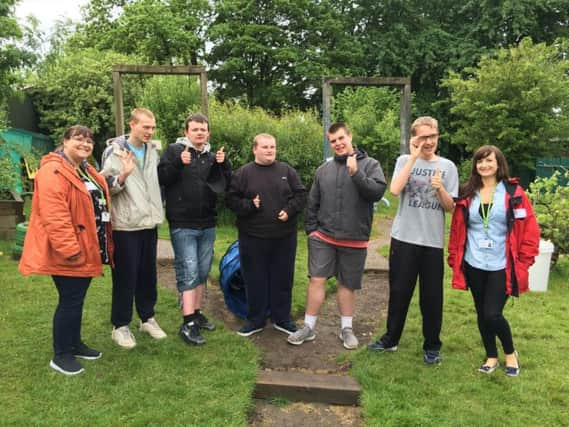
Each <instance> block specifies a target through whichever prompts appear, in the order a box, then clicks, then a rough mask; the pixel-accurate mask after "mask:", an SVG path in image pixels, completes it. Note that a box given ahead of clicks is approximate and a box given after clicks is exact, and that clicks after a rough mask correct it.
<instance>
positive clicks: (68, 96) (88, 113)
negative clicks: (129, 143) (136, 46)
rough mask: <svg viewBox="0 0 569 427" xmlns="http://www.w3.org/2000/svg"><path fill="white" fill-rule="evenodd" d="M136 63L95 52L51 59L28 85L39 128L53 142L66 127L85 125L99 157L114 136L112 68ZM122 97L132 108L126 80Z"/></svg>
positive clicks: (130, 91) (120, 57)
mask: <svg viewBox="0 0 569 427" xmlns="http://www.w3.org/2000/svg"><path fill="white" fill-rule="evenodd" d="M138 61H139V59H138V58H136V57H129V56H125V55H122V54H120V53H116V52H112V51H99V50H96V49H84V50H77V51H74V52H71V53H63V54H61V55H60V56H58V57H57V58H53V60H52V61H50V62H49V63H48V64H46V65H45V66H44V67H41V68H40V69H39V70H38V72H37V76H35V77H34V78H33V79H32V81H31V82H30V83H31V84H32V86H33V90H32V93H31V95H32V98H33V101H34V105H35V107H36V108H37V110H38V112H39V114H40V129H42V131H43V132H44V133H45V134H46V135H49V136H50V137H51V138H53V139H54V140H55V141H57V140H60V139H61V137H62V136H63V132H64V131H65V129H67V128H68V127H69V126H72V125H74V124H82V125H85V126H88V127H90V128H91V129H92V130H93V132H94V134H95V139H96V142H97V146H96V152H97V155H98V154H100V152H101V150H102V148H103V147H104V142H105V140H106V139H107V138H110V137H112V136H115V130H114V122H115V121H114V115H113V112H114V98H113V80H112V72H111V71H112V66H113V65H115V64H125V63H137V62H138ZM135 83H136V80H135ZM123 96H124V104H125V105H130V106H134V89H133V86H132V85H129V81H128V79H126V80H125V81H124V82H123Z"/></svg>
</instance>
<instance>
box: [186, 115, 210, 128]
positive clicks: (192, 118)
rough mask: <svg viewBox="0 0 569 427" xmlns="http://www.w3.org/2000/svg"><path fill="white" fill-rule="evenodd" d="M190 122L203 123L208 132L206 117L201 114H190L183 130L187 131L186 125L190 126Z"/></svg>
mask: <svg viewBox="0 0 569 427" xmlns="http://www.w3.org/2000/svg"><path fill="white" fill-rule="evenodd" d="M190 122H196V123H205V124H206V125H207V130H209V120H208V119H207V116H206V115H205V114H202V113H195V114H190V115H189V116H188V118H187V119H186V122H185V123H184V129H185V130H188V125H189V124H190Z"/></svg>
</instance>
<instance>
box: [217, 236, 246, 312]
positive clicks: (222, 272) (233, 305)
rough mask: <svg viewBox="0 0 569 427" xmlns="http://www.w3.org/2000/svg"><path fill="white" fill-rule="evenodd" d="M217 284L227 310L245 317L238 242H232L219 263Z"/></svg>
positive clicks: (243, 286)
mask: <svg viewBox="0 0 569 427" xmlns="http://www.w3.org/2000/svg"><path fill="white" fill-rule="evenodd" d="M219 284H220V286H221V291H222V292H223V298H224V299H225V305H226V306H227V308H228V309H229V310H230V311H231V312H232V313H233V314H235V315H236V316H237V317H240V318H242V319H244V318H245V317H246V316H247V295H246V293H245V282H244V281H243V278H242V277H241V264H240V262H239V241H235V242H233V243H232V244H231V245H230V246H229V247H228V248H227V251H226V252H225V255H223V257H222V258H221V261H219Z"/></svg>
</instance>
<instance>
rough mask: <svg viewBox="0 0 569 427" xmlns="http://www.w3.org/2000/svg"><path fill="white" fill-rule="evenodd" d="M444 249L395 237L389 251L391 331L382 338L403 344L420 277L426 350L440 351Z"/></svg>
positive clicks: (388, 342) (391, 342) (390, 344)
mask: <svg viewBox="0 0 569 427" xmlns="http://www.w3.org/2000/svg"><path fill="white" fill-rule="evenodd" d="M443 272H444V265H443V250H442V249H441V248H433V247H429V246H419V245H414V244H411V243H405V242H401V241H399V240H396V239H393V238H392V239H391V248H390V250H389V308H388V313H387V332H386V333H385V334H384V335H383V337H381V341H382V342H383V343H384V344H385V345H386V346H387V347H392V346H396V345H398V344H399V340H400V339H401V334H402V333H403V328H404V326H405V320H406V319H407V312H408V311H409V304H410V303H411V298H412V297H413V292H414V291H415V285H416V283H417V277H419V306H420V308H421V315H422V316H423V338H424V341H423V350H432V351H439V350H440V349H441V346H442V342H441V340H440V333H441V326H442V322H443Z"/></svg>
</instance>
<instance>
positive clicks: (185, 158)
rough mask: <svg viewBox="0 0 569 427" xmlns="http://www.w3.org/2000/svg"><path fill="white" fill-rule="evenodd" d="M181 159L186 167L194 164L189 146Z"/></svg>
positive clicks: (181, 155)
mask: <svg viewBox="0 0 569 427" xmlns="http://www.w3.org/2000/svg"><path fill="white" fill-rule="evenodd" d="M180 159H181V160H182V163H183V164H185V165H189V164H190V163H192V153H191V152H190V146H189V145H186V148H184V151H182V154H180Z"/></svg>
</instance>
